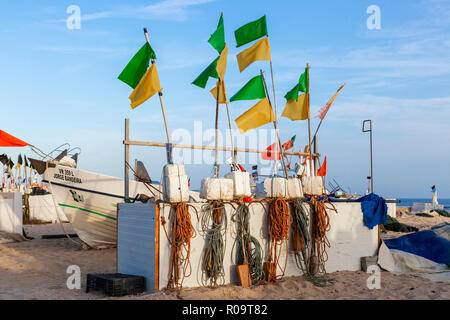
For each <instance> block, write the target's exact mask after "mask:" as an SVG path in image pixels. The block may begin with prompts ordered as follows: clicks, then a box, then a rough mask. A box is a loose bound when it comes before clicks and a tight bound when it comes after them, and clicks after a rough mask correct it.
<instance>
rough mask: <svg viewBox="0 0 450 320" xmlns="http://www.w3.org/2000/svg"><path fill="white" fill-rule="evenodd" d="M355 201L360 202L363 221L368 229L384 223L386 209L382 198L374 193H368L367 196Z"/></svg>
mask: <svg viewBox="0 0 450 320" xmlns="http://www.w3.org/2000/svg"><path fill="white" fill-rule="evenodd" d="M356 202H361V210H362V212H363V215H364V216H363V221H364V224H365V225H366V226H367V227H368V228H369V229H373V227H375V226H376V225H379V224H381V225H385V224H386V221H387V211H388V209H387V205H386V200H384V198H382V197H380V196H378V195H376V194H375V193H369V194H368V195H367V196H364V197H361V198H359V199H357V200H356Z"/></svg>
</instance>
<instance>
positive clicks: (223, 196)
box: [200, 178, 233, 200]
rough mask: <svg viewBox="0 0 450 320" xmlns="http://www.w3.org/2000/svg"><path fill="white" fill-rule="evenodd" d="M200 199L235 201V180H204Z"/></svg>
mask: <svg viewBox="0 0 450 320" xmlns="http://www.w3.org/2000/svg"><path fill="white" fill-rule="evenodd" d="M200 198H202V199H206V200H233V180H232V179H226V178H205V179H203V180H202V185H201V189H200Z"/></svg>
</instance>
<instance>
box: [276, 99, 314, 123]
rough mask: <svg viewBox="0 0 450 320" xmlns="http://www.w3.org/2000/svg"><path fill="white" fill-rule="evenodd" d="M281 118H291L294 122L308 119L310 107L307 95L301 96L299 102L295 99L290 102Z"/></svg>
mask: <svg viewBox="0 0 450 320" xmlns="http://www.w3.org/2000/svg"><path fill="white" fill-rule="evenodd" d="M281 116H282V117H286V118H289V119H291V120H292V121H294V120H306V119H308V116H309V106H308V97H307V94H306V93H304V94H302V95H299V96H298V101H295V99H292V100H288V101H287V102H286V106H285V107H284V110H283V113H282V114H281Z"/></svg>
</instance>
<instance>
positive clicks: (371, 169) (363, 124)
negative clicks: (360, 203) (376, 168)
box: [362, 120, 373, 193]
mask: <svg viewBox="0 0 450 320" xmlns="http://www.w3.org/2000/svg"><path fill="white" fill-rule="evenodd" d="M366 123H369V124H370V128H369V129H366ZM362 132H370V192H371V193H373V165H372V120H364V121H363V123H362Z"/></svg>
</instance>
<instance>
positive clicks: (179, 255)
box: [161, 202, 197, 292]
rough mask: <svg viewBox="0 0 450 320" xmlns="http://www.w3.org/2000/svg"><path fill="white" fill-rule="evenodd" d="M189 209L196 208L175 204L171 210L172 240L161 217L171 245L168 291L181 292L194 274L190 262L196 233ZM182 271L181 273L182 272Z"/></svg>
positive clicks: (162, 218) (184, 204) (185, 204)
mask: <svg viewBox="0 0 450 320" xmlns="http://www.w3.org/2000/svg"><path fill="white" fill-rule="evenodd" d="M189 207H192V208H194V210H195V212H196V213H197V210H196V209H195V207H193V206H191V205H189V204H187V203H183V202H181V203H174V204H172V206H171V208H170V214H169V221H172V225H171V227H172V239H170V238H169V235H168V233H167V230H166V220H165V218H164V217H161V222H162V225H163V227H164V232H165V234H166V237H167V240H168V241H169V243H170V246H171V248H170V262H169V274H168V279H169V281H168V283H167V287H166V289H168V290H173V289H175V290H179V291H180V292H181V290H182V287H183V281H184V278H186V277H189V276H190V275H191V272H192V266H191V261H190V254H191V239H192V238H195V236H196V232H195V229H194V227H193V226H192V223H191V214H190V213H189ZM180 271H181V272H180Z"/></svg>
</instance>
